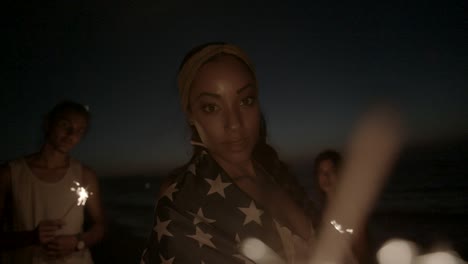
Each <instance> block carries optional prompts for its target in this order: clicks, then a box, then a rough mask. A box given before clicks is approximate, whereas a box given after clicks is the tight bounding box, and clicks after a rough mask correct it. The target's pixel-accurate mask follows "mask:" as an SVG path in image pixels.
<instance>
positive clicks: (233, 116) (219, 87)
mask: <svg viewBox="0 0 468 264" xmlns="http://www.w3.org/2000/svg"><path fill="white" fill-rule="evenodd" d="M255 85H256V82H255V78H254V76H253V75H252V73H251V72H250V71H249V69H248V67H247V66H246V65H245V64H244V63H242V62H241V61H239V60H238V59H236V58H235V57H233V56H228V55H226V56H222V57H220V58H217V59H215V60H213V61H210V62H208V63H206V64H205V65H203V66H202V67H201V68H200V70H199V71H198V73H197V76H196V77H195V79H194V81H193V83H192V89H191V92H190V111H189V114H188V115H189V122H190V123H191V124H192V125H193V126H195V128H196V129H197V132H198V134H199V135H200V138H201V140H202V142H203V144H204V145H205V146H206V147H207V148H208V150H209V151H210V153H211V154H212V155H213V156H214V157H215V158H220V159H223V160H224V161H225V162H229V163H241V162H245V161H248V160H250V159H251V156H252V151H253V149H254V147H255V144H256V143H257V141H258V137H259V126H260V107H259V103H258V100H257V87H256V86H255Z"/></svg>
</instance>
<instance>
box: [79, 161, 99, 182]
mask: <svg viewBox="0 0 468 264" xmlns="http://www.w3.org/2000/svg"><path fill="white" fill-rule="evenodd" d="M82 175H83V176H82V177H83V182H84V184H87V185H90V184H92V185H97V184H98V180H97V176H96V172H94V170H93V169H91V168H90V167H88V166H86V165H84V164H82Z"/></svg>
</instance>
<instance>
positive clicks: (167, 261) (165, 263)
mask: <svg viewBox="0 0 468 264" xmlns="http://www.w3.org/2000/svg"><path fill="white" fill-rule="evenodd" d="M159 257H160V258H161V264H172V262H174V259H175V257H172V258H170V259H165V258H164V257H163V256H162V255H161V254H159Z"/></svg>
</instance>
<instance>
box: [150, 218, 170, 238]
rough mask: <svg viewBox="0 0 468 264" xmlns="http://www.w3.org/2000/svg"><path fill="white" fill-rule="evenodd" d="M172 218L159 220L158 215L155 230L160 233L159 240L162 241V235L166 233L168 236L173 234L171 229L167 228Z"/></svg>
mask: <svg viewBox="0 0 468 264" xmlns="http://www.w3.org/2000/svg"><path fill="white" fill-rule="evenodd" d="M171 221H172V220H167V221H164V222H161V220H159V217H156V225H155V226H154V228H153V230H154V231H155V232H156V233H157V234H158V242H161V237H162V236H164V235H166V236H173V235H172V234H171V233H170V232H169V230H167V226H168V225H169V223H170V222H171Z"/></svg>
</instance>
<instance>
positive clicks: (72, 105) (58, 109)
mask: <svg viewBox="0 0 468 264" xmlns="http://www.w3.org/2000/svg"><path fill="white" fill-rule="evenodd" d="M67 111H72V112H76V113H79V114H81V115H83V117H84V118H86V121H87V122H88V123H89V121H90V119H91V114H90V113H89V111H88V109H87V108H86V107H85V106H84V105H82V104H80V103H77V102H74V101H70V100H66V101H62V102H60V103H58V104H56V105H55V106H54V107H53V108H52V110H50V111H49V112H48V113H47V114H46V116H45V121H46V124H47V126H50V125H52V124H54V123H55V122H57V120H58V119H59V118H60V115H62V114H63V113H65V112H67ZM44 129H45V130H46V132H47V127H44Z"/></svg>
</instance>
